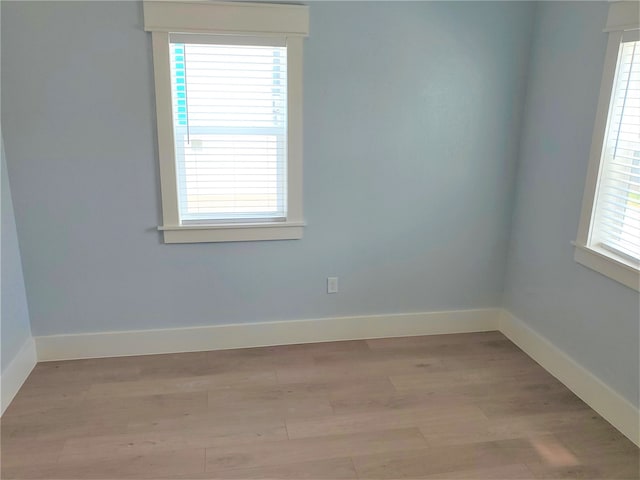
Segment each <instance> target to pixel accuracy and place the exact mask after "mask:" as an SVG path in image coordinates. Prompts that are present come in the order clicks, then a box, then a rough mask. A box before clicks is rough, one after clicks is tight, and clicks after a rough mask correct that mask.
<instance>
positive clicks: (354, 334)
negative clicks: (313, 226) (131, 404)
mask: <svg viewBox="0 0 640 480" xmlns="http://www.w3.org/2000/svg"><path fill="white" fill-rule="evenodd" d="M500 311H501V310H500V309H499V308H487V309H476V310H453V311H444V312H427V313H408V314H393V315H366V316H358V317H338V318H323V319H315V320H295V321H282V322H266V323H245V324H242V323H240V324H232V325H214V326H207V327H191V328H173V329H162V330H137V331H123V332H106V333H85V334H73V335H49V336H44V337H35V341H36V345H37V351H38V360H39V361H41V362H46V361H51V360H71V359H78V358H99V357H117V356H130V355H148V354H157V353H176V352H197V351H203V350H224V349H230V348H244V347H263V346H271V345H287V344H296V343H316V342H329V341H336V340H357V339H364V338H382V337H404V336H414V335H436V334H444V333H463V332H481V331H489V330H496V329H497V328H498V318H499V316H500Z"/></svg>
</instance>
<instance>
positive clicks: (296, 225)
mask: <svg viewBox="0 0 640 480" xmlns="http://www.w3.org/2000/svg"><path fill="white" fill-rule="evenodd" d="M304 226H305V224H304V222H278V223H234V224H226V225H165V226H160V227H158V230H160V231H162V233H163V234H164V243H208V242H252V241H259V240H298V239H300V238H302V233H303V230H304Z"/></svg>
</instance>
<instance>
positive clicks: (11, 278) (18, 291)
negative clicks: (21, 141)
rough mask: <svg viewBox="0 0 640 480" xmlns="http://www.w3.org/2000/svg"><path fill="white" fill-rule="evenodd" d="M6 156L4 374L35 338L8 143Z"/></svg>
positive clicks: (1, 315) (1, 281)
mask: <svg viewBox="0 0 640 480" xmlns="http://www.w3.org/2000/svg"><path fill="white" fill-rule="evenodd" d="M0 149H1V153H2V155H1V156H2V167H1V168H0V174H1V175H0V177H2V184H1V190H0V195H1V198H0V202H1V203H0V204H1V208H0V209H1V210H2V224H1V227H2V230H0V231H1V232H2V234H1V238H0V242H1V243H0V250H1V255H0V270H1V271H2V277H1V278H0V286H1V287H2V293H1V294H0V296H1V300H0V304H1V310H0V339H1V344H0V350H1V352H2V353H1V355H0V371H4V369H5V368H6V366H7V365H9V363H10V362H11V360H13V359H14V357H15V356H16V354H17V353H18V352H19V351H20V349H21V348H22V346H23V345H24V343H25V342H26V341H27V339H28V338H29V337H30V336H31V327H30V326H29V309H28V308H27V297H26V294H25V288H24V278H23V275H22V264H21V262H20V248H19V247H18V237H17V233H16V222H15V217H14V214H13V204H12V202H11V189H10V187H9V178H8V175H7V164H6V159H5V154H4V144H3V143H2V144H0Z"/></svg>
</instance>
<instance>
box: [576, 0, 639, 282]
mask: <svg viewBox="0 0 640 480" xmlns="http://www.w3.org/2000/svg"><path fill="white" fill-rule="evenodd" d="M639 16H640V12H639V8H638V3H637V2H626V1H623V2H613V3H611V4H610V5H609V15H608V18H607V26H606V28H605V29H604V31H605V32H608V33H609V39H608V42H607V52H606V57H605V61H604V72H603V74H602V81H601V83H600V96H599V100H598V110H597V113H596V119H595V124H594V127H593V137H592V142H591V153H590V156H589V167H588V170H587V180H586V184H585V189H584V197H583V199H582V212H581V214H580V224H579V227H578V235H577V238H576V241H575V242H574V259H575V261H576V262H578V263H580V264H581V265H584V266H585V267H587V268H590V269H592V270H595V271H596V272H599V273H601V274H603V275H606V276H607V277H609V278H611V279H613V280H615V281H617V282H619V283H621V284H623V285H626V286H627V287H629V288H632V289H634V290H636V291H640V270H639V269H638V266H637V265H635V264H633V263H632V262H630V261H628V260H627V259H626V258H624V257H622V256H620V255H616V254H615V253H613V252H611V251H609V250H605V249H603V248H598V247H596V246H593V245H589V238H590V235H591V226H592V217H593V216H594V214H595V212H594V207H595V200H596V193H597V188H598V179H599V176H600V162H601V159H602V147H603V143H604V137H605V133H606V132H605V130H606V127H607V118H608V115H609V106H610V103H611V93H612V92H611V90H612V88H613V81H614V76H615V69H616V65H617V60H618V52H619V49H620V42H621V41H622V35H623V32H624V31H626V30H637V29H639V28H640V20H639Z"/></svg>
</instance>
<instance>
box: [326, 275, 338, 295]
mask: <svg viewBox="0 0 640 480" xmlns="http://www.w3.org/2000/svg"><path fill="white" fill-rule="evenodd" d="M327 293H338V277H328V278H327Z"/></svg>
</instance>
